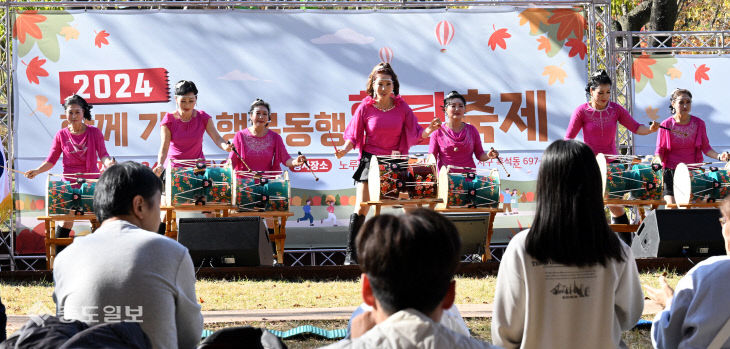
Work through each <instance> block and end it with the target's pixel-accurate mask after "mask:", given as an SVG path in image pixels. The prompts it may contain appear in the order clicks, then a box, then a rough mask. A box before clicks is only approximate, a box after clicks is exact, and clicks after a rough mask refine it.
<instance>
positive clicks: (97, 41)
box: [94, 30, 109, 48]
mask: <svg viewBox="0 0 730 349" xmlns="http://www.w3.org/2000/svg"><path fill="white" fill-rule="evenodd" d="M94 33H96V31H94ZM108 36H109V33H107V32H106V30H102V31H100V32H98V33H96V37H95V38H94V45H95V46H96V47H98V48H101V46H102V45H109V40H107V39H106V38H107V37H108Z"/></svg>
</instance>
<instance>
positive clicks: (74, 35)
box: [59, 25, 79, 41]
mask: <svg viewBox="0 0 730 349" xmlns="http://www.w3.org/2000/svg"><path fill="white" fill-rule="evenodd" d="M59 34H61V35H63V37H64V38H65V39H66V41H69V40H71V39H78V38H79V31H78V30H77V29H76V28H74V27H72V26H68V25H67V26H65V27H63V28H61V32H60V33H59Z"/></svg>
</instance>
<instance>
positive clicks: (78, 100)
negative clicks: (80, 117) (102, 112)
mask: <svg viewBox="0 0 730 349" xmlns="http://www.w3.org/2000/svg"><path fill="white" fill-rule="evenodd" d="M74 104H76V105H78V106H79V107H81V109H82V110H83V111H84V119H86V120H91V108H93V106H92V105H90V104H89V103H87V102H86V100H85V99H84V98H83V97H81V96H79V95H76V94H74V95H70V96H68V97H66V99H65V100H64V101H63V110H68V107H70V106H72V105H74Z"/></svg>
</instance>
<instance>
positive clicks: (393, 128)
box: [345, 96, 423, 157]
mask: <svg viewBox="0 0 730 349" xmlns="http://www.w3.org/2000/svg"><path fill="white" fill-rule="evenodd" d="M393 102H394V103H395V105H394V106H393V109H391V110H388V111H386V112H384V111H381V110H380V109H378V108H375V105H374V104H375V100H374V99H373V98H372V97H370V96H367V97H365V98H364V99H363V100H362V103H360V105H359V106H358V107H357V110H355V114H354V115H353V116H352V119H351V120H350V123H349V124H347V127H346V128H345V139H346V140H349V141H350V142H352V143H353V144H354V145H355V148H358V149H360V157H362V152H363V151H365V152H368V153H370V154H375V155H390V154H392V153H393V151H394V150H398V151H400V153H401V154H408V149H409V148H410V147H411V146H413V145H416V144H417V143H418V141H419V140H420V139H421V134H423V128H421V126H420V125H418V120H417V119H416V115H415V114H413V110H411V107H409V106H408V104H407V103H406V102H405V101H404V100H403V98H401V97H400V96H393Z"/></svg>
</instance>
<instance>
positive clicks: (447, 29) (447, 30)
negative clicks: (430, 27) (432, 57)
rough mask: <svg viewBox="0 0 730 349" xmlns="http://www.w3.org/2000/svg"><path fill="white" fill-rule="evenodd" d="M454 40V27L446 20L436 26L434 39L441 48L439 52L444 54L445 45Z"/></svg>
mask: <svg viewBox="0 0 730 349" xmlns="http://www.w3.org/2000/svg"><path fill="white" fill-rule="evenodd" d="M453 38H454V25H453V24H451V23H450V22H449V21H447V20H443V21H441V22H439V23H438V24H437V25H436V39H438V41H439V44H440V45H441V46H443V48H442V49H441V52H446V45H448V44H449V43H450V42H451V39H453Z"/></svg>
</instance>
